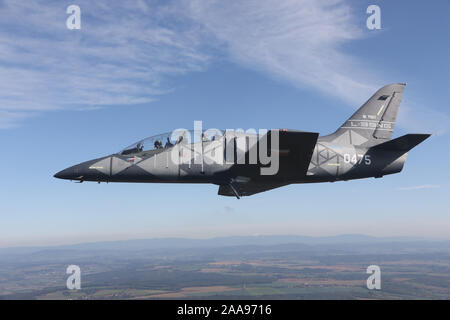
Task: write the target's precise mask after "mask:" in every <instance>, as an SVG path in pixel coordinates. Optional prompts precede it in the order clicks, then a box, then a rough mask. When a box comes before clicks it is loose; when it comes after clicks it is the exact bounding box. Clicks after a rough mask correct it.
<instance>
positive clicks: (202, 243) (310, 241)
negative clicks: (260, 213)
mask: <svg viewBox="0 0 450 320" xmlns="http://www.w3.org/2000/svg"><path fill="white" fill-rule="evenodd" d="M424 241H425V242H430V241H431V240H426V239H421V238H411V237H389V238H383V237H372V236H367V235H360V234H347V235H338V236H329V237H310V236H298V235H258V236H233V237H217V238H210V239H192V238H153V239H135V240H120V241H102V242H89V243H79V244H73V245H61V246H41V247H11V248H0V256H1V255H15V254H19V255H23V254H35V253H38V252H42V251H45V252H50V251H55V252H57V251H66V252H67V251H91V252H92V251H109V250H114V251H139V250H161V249H187V248H219V247H235V246H277V245H285V244H303V245H345V244H347V245H349V244H358V245H361V244H376V243H391V242H395V243H398V242H424ZM434 242H435V241H434ZM444 242H447V243H449V242H450V241H444Z"/></svg>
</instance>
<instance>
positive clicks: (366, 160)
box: [344, 153, 372, 166]
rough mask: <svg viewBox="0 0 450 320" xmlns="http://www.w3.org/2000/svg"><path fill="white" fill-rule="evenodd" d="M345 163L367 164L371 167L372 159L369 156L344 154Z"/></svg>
mask: <svg viewBox="0 0 450 320" xmlns="http://www.w3.org/2000/svg"><path fill="white" fill-rule="evenodd" d="M344 162H345V163H351V164H365V165H366V166H369V165H370V164H371V163H372V159H371V158H370V155H369V154H353V155H352V154H348V153H346V154H344Z"/></svg>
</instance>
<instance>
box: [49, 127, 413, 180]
mask: <svg viewBox="0 0 450 320" xmlns="http://www.w3.org/2000/svg"><path fill="white" fill-rule="evenodd" d="M197 144H201V147H199V146H196V145H195V143H193V144H191V145H189V146H186V145H183V146H182V145H181V144H180V145H176V144H175V145H172V146H168V147H160V148H153V149H152V150H146V151H141V152H139V151H137V152H130V153H127V152H121V153H114V154H111V155H108V156H106V157H102V158H97V159H93V160H89V161H86V162H83V163H80V164H77V165H75V166H72V167H69V168H67V169H64V170H62V171H60V172H59V173H57V174H56V175H55V176H56V177H58V178H63V179H70V180H78V181H96V182H145V183H152V182H154V183H214V184H222V183H224V181H227V180H228V179H236V178H239V179H244V180H245V179H248V180H252V181H257V182H274V181H277V182H286V183H314V182H327V181H329V182H334V181H339V180H351V179H361V178H368V177H381V176H383V175H386V174H392V173H397V172H400V171H401V169H402V167H403V164H404V162H405V160H406V153H405V154H404V155H403V156H402V155H401V153H400V152H399V151H391V152H386V151H380V150H372V149H371V148H363V147H358V146H354V145H337V144H333V143H331V142H329V139H328V138H327V136H325V137H319V139H318V140H317V143H316V144H315V147H314V151H313V153H312V156H311V160H310V162H309V166H308V170H307V172H306V174H304V173H303V174H296V173H295V170H292V171H293V172H292V174H289V175H286V174H283V170H282V169H283V168H282V167H280V170H279V173H276V174H274V175H260V174H258V170H257V167H258V166H259V165H258V164H249V163H245V161H242V162H244V163H242V164H239V163H237V162H238V161H237V156H238V155H236V156H235V157H234V159H233V160H234V161H227V155H226V148H225V144H226V142H221V141H220V140H217V141H202V142H198V143H197ZM214 144H215V146H213V145H214ZM196 147H197V149H198V150H200V154H196V155H192V154H191V155H189V156H190V157H189V159H188V160H187V161H183V160H182V159H181V158H182V157H183V156H184V153H185V152H184V151H186V150H191V151H192V153H194V149H195V148H196ZM211 150H213V151H215V152H217V153H219V154H220V157H221V159H220V160H219V161H218V160H217V155H215V157H216V158H215V160H216V161H208V159H209V160H211V157H210V156H209V157H208V156H207V154H208V152H211ZM174 155H175V157H177V155H178V159H174ZM196 157H197V158H196ZM279 157H280V158H282V157H289V154H287V155H283V154H281V153H280V155H279ZM196 160H197V161H196ZM228 160H229V159H228ZM244 160H245V159H244ZM280 165H281V166H282V165H283V162H281V164H280ZM294 166H295V164H294ZM246 173H247V174H246Z"/></svg>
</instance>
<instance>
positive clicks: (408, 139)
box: [372, 133, 431, 152]
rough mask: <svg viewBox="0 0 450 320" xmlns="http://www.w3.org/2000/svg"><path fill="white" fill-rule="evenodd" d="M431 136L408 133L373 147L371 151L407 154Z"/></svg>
mask: <svg viewBox="0 0 450 320" xmlns="http://www.w3.org/2000/svg"><path fill="white" fill-rule="evenodd" d="M429 136H431V134H417V133H410V134H405V135H404V136H401V137H399V138H396V139H392V140H389V141H387V142H384V143H381V144H378V145H376V146H375V147H373V148H372V149H383V150H397V151H405V152H408V151H409V150H411V149H412V148H414V147H415V146H417V145H418V144H419V143H421V142H423V141H425V139H427V138H428V137H429Z"/></svg>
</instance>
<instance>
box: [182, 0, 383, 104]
mask: <svg viewBox="0 0 450 320" xmlns="http://www.w3.org/2000/svg"><path fill="white" fill-rule="evenodd" d="M185 4H186V8H187V9H186V10H185V12H187V13H188V14H189V15H190V16H191V18H193V19H194V20H195V21H198V22H199V23H201V24H202V25H203V26H205V28H206V30H207V31H209V32H210V33H211V34H212V35H214V37H215V38H216V39H217V40H218V41H219V42H220V43H221V44H222V46H223V47H224V49H226V50H227V51H228V53H229V55H230V56H231V59H233V60H234V61H236V62H238V63H240V64H242V65H245V66H249V67H252V68H254V69H257V70H263V71H265V72H267V73H269V74H271V75H274V76H276V77H278V78H280V79H283V80H287V81H289V82H290V83H292V84H294V85H295V86H299V87H305V86H308V87H310V88H313V89H317V90H320V91H321V92H322V93H323V92H325V93H328V94H330V95H333V96H337V97H339V98H343V99H345V100H347V101H348V102H352V103H360V102H361V101H364V100H365V99H367V98H368V96H370V94H372V93H373V91H374V90H376V89H377V83H376V82H377V81H376V80H375V79H374V78H373V76H372V75H373V74H374V70H370V68H367V66H366V68H362V67H361V63H362V62H361V61H358V59H357V58H356V57H354V56H352V55H351V54H349V53H345V52H344V51H343V49H342V45H343V44H345V43H347V42H349V41H352V40H355V39H359V38H361V37H362V36H363V33H362V31H361V28H360V27H358V22H357V21H356V20H355V19H356V18H355V15H354V14H353V13H352V10H351V8H350V5H349V4H348V3H346V2H344V1H341V0H333V1H317V0H302V1H299V0H286V1H282V2H280V1H277V0H247V1H221V0H210V1H203V0H187V1H186V2H185Z"/></svg>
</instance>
